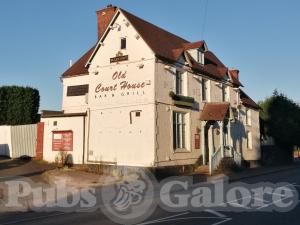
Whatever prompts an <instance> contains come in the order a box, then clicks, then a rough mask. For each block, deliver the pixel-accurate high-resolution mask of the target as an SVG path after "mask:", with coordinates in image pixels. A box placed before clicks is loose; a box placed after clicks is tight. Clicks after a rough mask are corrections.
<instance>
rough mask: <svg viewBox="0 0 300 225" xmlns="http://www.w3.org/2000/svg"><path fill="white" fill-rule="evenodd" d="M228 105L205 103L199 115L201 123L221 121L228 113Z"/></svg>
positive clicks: (223, 103)
mask: <svg viewBox="0 0 300 225" xmlns="http://www.w3.org/2000/svg"><path fill="white" fill-rule="evenodd" d="M228 110H229V103H227V102H218V103H205V105H204V107H203V110H202V112H201V114H200V120H202V121H223V120H224V119H225V117H226V115H227V113H228Z"/></svg>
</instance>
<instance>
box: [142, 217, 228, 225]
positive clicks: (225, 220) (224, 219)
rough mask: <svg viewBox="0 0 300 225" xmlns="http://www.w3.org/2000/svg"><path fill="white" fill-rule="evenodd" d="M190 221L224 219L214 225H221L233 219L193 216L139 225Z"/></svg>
mask: <svg viewBox="0 0 300 225" xmlns="http://www.w3.org/2000/svg"><path fill="white" fill-rule="evenodd" d="M189 219H222V220H223V221H220V222H217V223H214V224H212V225H217V224H221V223H224V222H227V221H228V220H231V218H220V217H212V216H204V217H202V216H191V217H182V218H171V219H167V220H158V221H150V222H146V223H140V224H137V225H145V224H154V223H163V222H171V221H178V220H189Z"/></svg>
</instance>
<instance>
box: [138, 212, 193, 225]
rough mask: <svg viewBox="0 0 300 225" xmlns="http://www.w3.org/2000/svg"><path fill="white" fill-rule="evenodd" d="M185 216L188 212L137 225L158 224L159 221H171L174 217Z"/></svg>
mask: <svg viewBox="0 0 300 225" xmlns="http://www.w3.org/2000/svg"><path fill="white" fill-rule="evenodd" d="M186 214H189V212H183V213H180V214H177V215H174V216H167V217H163V218H159V219H156V220H151V221H147V222H144V223H139V224H137V225H146V224H152V223H154V222H159V221H160V220H165V219H172V218H174V217H178V216H182V215H186Z"/></svg>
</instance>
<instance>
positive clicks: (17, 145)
mask: <svg viewBox="0 0 300 225" xmlns="http://www.w3.org/2000/svg"><path fill="white" fill-rule="evenodd" d="M36 139H37V125H36V124H30V125H21V126H0V155H1V156H8V157H10V158H18V157H20V156H25V155H26V156H30V157H34V156H35V154H36Z"/></svg>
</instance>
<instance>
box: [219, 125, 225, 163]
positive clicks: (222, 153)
mask: <svg viewBox="0 0 300 225" xmlns="http://www.w3.org/2000/svg"><path fill="white" fill-rule="evenodd" d="M219 126H220V145H221V157H222V159H223V158H224V129H223V127H224V122H223V121H220V122H219Z"/></svg>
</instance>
